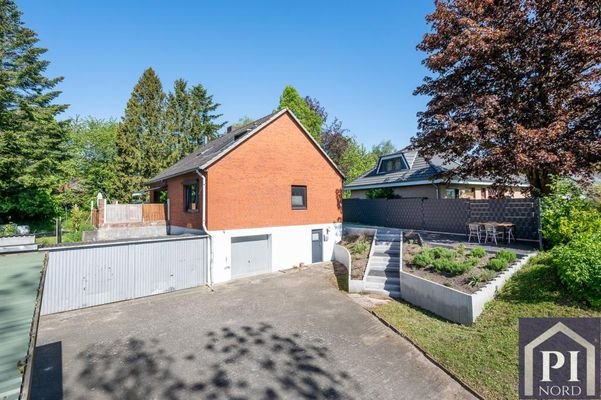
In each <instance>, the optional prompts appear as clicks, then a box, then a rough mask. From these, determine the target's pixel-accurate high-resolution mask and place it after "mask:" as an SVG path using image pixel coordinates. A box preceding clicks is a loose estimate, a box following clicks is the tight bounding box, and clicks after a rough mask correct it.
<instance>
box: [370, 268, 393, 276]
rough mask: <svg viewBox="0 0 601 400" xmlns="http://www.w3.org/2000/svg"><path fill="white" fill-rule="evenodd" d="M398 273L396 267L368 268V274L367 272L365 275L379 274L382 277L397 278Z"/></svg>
mask: <svg viewBox="0 0 601 400" xmlns="http://www.w3.org/2000/svg"><path fill="white" fill-rule="evenodd" d="M400 275H401V274H400V272H399V269H398V268H388V269H370V270H369V274H367V276H379V277H384V278H386V277H388V278H398V277H399V276H400Z"/></svg>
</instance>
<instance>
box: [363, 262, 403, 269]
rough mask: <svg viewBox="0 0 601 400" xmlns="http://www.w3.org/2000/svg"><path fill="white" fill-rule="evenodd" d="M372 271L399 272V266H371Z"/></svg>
mask: <svg viewBox="0 0 601 400" xmlns="http://www.w3.org/2000/svg"><path fill="white" fill-rule="evenodd" d="M369 270H370V271H398V270H399V264H394V263H392V264H369Z"/></svg>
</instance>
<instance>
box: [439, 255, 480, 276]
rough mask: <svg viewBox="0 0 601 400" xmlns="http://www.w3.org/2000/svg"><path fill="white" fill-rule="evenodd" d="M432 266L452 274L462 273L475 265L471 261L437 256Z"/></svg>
mask: <svg viewBox="0 0 601 400" xmlns="http://www.w3.org/2000/svg"><path fill="white" fill-rule="evenodd" d="M432 266H433V267H434V269H435V270H436V271H438V272H446V273H449V274H451V275H461V274H463V273H465V272H467V271H469V270H470V269H471V268H472V267H473V265H472V264H471V262H467V261H464V262H461V261H458V260H455V259H451V258H444V257H443V258H437V259H435V260H434V261H433V262H432Z"/></svg>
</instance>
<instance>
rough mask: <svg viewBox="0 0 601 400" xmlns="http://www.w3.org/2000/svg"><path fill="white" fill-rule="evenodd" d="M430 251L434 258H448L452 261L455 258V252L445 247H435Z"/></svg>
mask: <svg viewBox="0 0 601 400" xmlns="http://www.w3.org/2000/svg"><path fill="white" fill-rule="evenodd" d="M430 251H431V253H432V256H433V257H434V258H446V259H449V260H450V259H453V258H454V257H455V252H454V251H453V250H449V249H447V248H444V247H434V248H432V249H430Z"/></svg>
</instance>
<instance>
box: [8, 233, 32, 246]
mask: <svg viewBox="0 0 601 400" xmlns="http://www.w3.org/2000/svg"><path fill="white" fill-rule="evenodd" d="M34 243H35V235H15V236H2V237H0V247H3V246H22V245H26V244H34Z"/></svg>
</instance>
